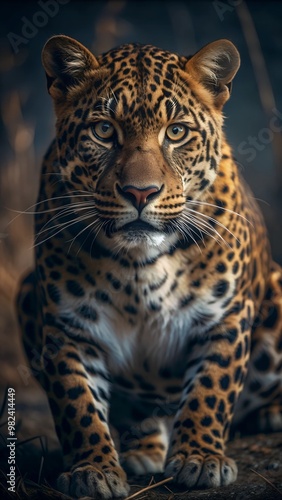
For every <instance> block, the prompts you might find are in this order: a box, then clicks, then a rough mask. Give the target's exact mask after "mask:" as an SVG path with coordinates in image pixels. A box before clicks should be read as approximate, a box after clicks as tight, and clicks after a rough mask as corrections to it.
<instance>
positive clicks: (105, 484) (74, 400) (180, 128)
mask: <svg viewBox="0 0 282 500" xmlns="http://www.w3.org/2000/svg"><path fill="white" fill-rule="evenodd" d="M43 64H44V66H45V70H46V73H47V81H48V88H49V93H50V94H51V96H52V98H53V100H54V103H55V110H56V115H57V137H56V140H55V141H54V142H53V143H52V145H51V147H50V149H49V151H48V153H47V155H46V157H45V160H44V165H43V170H42V177H41V187H40V194H39V200H38V205H37V215H36V218H35V224H36V246H35V248H36V269H35V271H34V272H33V273H32V274H30V275H29V276H28V278H27V279H26V280H25V281H24V282H23V284H22V287H21V292H20V294H19V299H18V304H19V315H20V321H21V324H22V329H23V333H24V343H25V347H26V351H27V353H28V355H29V359H30V363H31V368H32V372H33V373H34V374H35V375H37V376H38V377H39V379H40V381H41V383H42V385H43V387H44V388H45V389H46V391H47V394H48V397H49V401H50V407H51V410H52V413H53V416H54V420H55V423H56V430H57V433H58V436H59V439H60V442H61V445H62V449H63V453H64V456H65V463H66V472H65V473H63V474H62V475H61V476H60V478H59V481H58V484H59V487H60V489H61V490H62V491H64V492H66V493H68V494H70V495H72V496H73V497H78V498H79V497H82V496H85V495H87V496H91V495H92V496H94V497H95V498H96V497H98V496H99V498H103V499H108V498H115V497H124V496H126V495H127V493H128V486H127V482H126V473H125V472H124V471H125V470H127V471H129V472H133V473H139V474H143V473H147V472H151V473H155V472H159V471H163V470H165V474H166V475H173V476H174V478H175V481H177V482H179V483H183V484H184V485H186V487H189V488H192V487H196V486H201V487H211V486H219V485H225V484H228V483H230V482H232V481H234V480H235V479H236V475H237V469H236V464H235V463H234V461H233V460H231V459H230V458H228V457H226V456H225V454H224V449H225V441H226V438H227V436H228V431H229V427H230V424H231V422H233V423H235V424H237V425H238V424H240V423H242V422H243V421H245V419H246V418H247V416H248V415H250V414H251V413H252V412H257V415H258V411H259V409H261V410H260V411H261V413H262V417H261V418H257V421H258V422H257V423H258V429H259V430H271V429H279V428H280V429H281V413H280V406H279V405H280V404H281V364H282V361H281V359H282V357H281V351H282V337H281V331H282V329H281V322H282V315H281V311H282V305H281V301H282V298H281V297H282V295H281V270H280V268H279V267H278V266H277V265H276V264H274V263H273V262H272V260H271V255H270V249H269V244H268V239H267V235H266V231H265V226H264V223H263V221H262V218H261V215H260V211H259V209H258V207H257V205H256V203H255V202H254V199H253V197H252V195H251V193H250V191H249V189H248V187H247V186H246V184H245V182H244V180H243V179H242V178H241V175H240V174H239V172H238V169H237V166H236V162H235V161H234V159H233V157H232V152H231V150H230V147H229V146H228V144H227V142H226V140H225V137H224V134H223V132H222V121H223V118H222V107H223V104H224V103H225V101H226V100H227V99H228V97H229V94H230V84H231V81H232V79H233V77H234V75H235V73H236V71H237V69H238V67H239V55H238V52H237V50H236V49H235V47H234V46H233V45H232V43H231V42H229V41H227V40H220V41H217V42H214V43H212V44H209V45H208V46H206V47H204V48H203V49H202V50H201V51H199V52H198V53H197V54H196V55H195V56H193V57H191V58H186V57H179V56H178V55H175V54H171V53H169V52H166V51H163V50H160V49H157V48H155V47H152V46H149V45H145V46H144V45H134V44H132V45H125V46H122V47H119V48H117V49H115V50H112V51H110V52H108V53H107V54H105V55H102V56H100V57H99V58H97V59H96V58H95V57H94V56H93V55H92V54H91V53H90V52H89V51H88V50H87V49H86V48H85V47H83V46H82V45H81V44H79V43H78V42H76V41H75V40H72V39H71V38H68V37H65V36H57V37H53V38H51V39H50V40H49V41H48V42H47V44H46V46H45V48H44V51H43ZM39 358H40V359H41V365H40V366H39V365H38V359H39ZM243 387H244V390H243V391H242V389H243ZM109 422H110V423H111V424H112V425H114V428H115V430H116V431H118V433H119V445H118V446H119V451H120V454H119V455H118V453H117V448H116V446H117V445H115V444H114V439H113V437H114V435H117V432H116V433H114V431H112V432H111V430H110V428H109Z"/></svg>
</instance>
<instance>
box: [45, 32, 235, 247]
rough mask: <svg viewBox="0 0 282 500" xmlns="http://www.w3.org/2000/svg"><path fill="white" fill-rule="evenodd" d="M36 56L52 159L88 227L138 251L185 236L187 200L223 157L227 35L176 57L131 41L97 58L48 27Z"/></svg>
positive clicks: (229, 63) (230, 71) (198, 194)
mask: <svg viewBox="0 0 282 500" xmlns="http://www.w3.org/2000/svg"><path fill="white" fill-rule="evenodd" d="M42 59H43V65H44V67H45V71H46V75H47V83H48V90H49V93H50V94H51V96H52V98H53V100H54V103H55V111H56V115H57V145H58V158H59V163H58V164H57V165H56V166H54V169H59V171H60V173H61V174H62V177H61V179H62V182H64V183H65V186H66V188H67V189H68V191H69V192H70V193H74V194H75V196H76V198H74V199H75V200H76V202H77V200H78V198H77V197H79V196H81V200H82V201H83V202H84V203H85V206H86V207H88V210H87V217H88V218H87V217H85V222H84V223H85V224H86V225H87V224H89V228H91V230H93V228H94V233H95V237H98V239H101V240H103V243H104V244H106V245H108V246H109V247H111V248H113V249H114V248H117V249H121V248H126V249H128V248H131V247H134V248H139V249H143V250H144V249H145V250H146V251H148V248H152V247H158V248H163V247H165V248H168V247H169V246H170V245H173V244H174V243H175V241H176V240H177V238H179V237H181V235H182V236H184V237H185V232H186V227H187V228H188V226H189V220H188V218H187V214H185V207H186V204H187V201H189V200H199V199H204V197H205V193H206V192H207V190H208V189H209V187H210V186H211V185H212V184H213V182H214V180H215V178H216V175H217V170H218V165H219V162H220V160H221V140H222V107H223V104H224V103H225V102H226V100H227V99H228V98H229V95H230V88H231V82H232V79H233V77H234V75H235V74H236V72H237V70H238V67H239V54H238V51H237V50H236V48H235V47H234V45H233V44H232V43H231V42H230V41H228V40H218V41H215V42H213V43H210V44H209V45H207V46H205V47H204V48H202V49H201V50H200V51H199V52H197V53H196V54H195V55H194V56H192V57H180V56H178V55H176V54H172V53H170V52H167V51H164V50H161V49H158V48H156V47H153V46H150V45H138V44H129V45H123V46H121V47H118V48H116V49H114V50H111V51H109V52H107V53H106V54H104V55H102V56H99V57H98V58H95V57H94V55H93V54H92V53H91V52H90V51H89V50H88V49H86V48H85V47H84V46H83V45H81V44H80V43H79V42H77V41H76V40H73V39H71V38H69V37H67V36H55V37H53V38H51V39H50V40H49V41H48V42H47V44H46V45H45V47H44V49H43V55H42ZM85 210H86V209H85ZM91 211H92V212H91ZM78 213H80V215H81V214H82V215H84V214H86V212H84V213H83V211H81V212H79V211H78ZM81 220H83V217H81ZM187 231H188V230H187ZM97 234H98V236H97ZM187 234H188V232H187ZM187 234H186V236H187Z"/></svg>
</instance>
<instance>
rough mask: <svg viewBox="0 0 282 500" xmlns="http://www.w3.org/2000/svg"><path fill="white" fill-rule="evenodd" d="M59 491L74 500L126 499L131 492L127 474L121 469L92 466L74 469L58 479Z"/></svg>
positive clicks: (81, 466)
mask: <svg viewBox="0 0 282 500" xmlns="http://www.w3.org/2000/svg"><path fill="white" fill-rule="evenodd" d="M57 486H58V489H59V490H60V491H61V492H62V493H65V494H66V495H70V496H71V497H73V498H83V497H93V498H95V499H99V500H109V499H112V498H125V497H126V496H127V495H128V492H129V485H128V484H127V481H126V474H125V472H124V471H123V469H122V468H121V467H119V468H118V467H115V468H113V469H111V468H105V469H100V468H98V467H96V466H95V467H94V466H93V465H91V464H87V465H80V466H78V467H74V468H73V469H72V471H71V472H64V473H63V474H61V475H60V476H59V478H58V482H57Z"/></svg>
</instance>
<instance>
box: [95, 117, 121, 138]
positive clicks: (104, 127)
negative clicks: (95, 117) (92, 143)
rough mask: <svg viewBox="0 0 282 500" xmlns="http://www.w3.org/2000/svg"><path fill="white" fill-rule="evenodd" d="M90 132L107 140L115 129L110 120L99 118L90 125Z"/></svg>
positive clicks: (111, 136)
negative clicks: (98, 120)
mask: <svg viewBox="0 0 282 500" xmlns="http://www.w3.org/2000/svg"><path fill="white" fill-rule="evenodd" d="M92 132H93V134H94V135H95V137H96V139H99V140H100V141H104V142H107V141H111V140H112V139H113V138H114V135H115V132H116V131H115V127H114V126H113V124H112V123H111V122H108V121H106V120H101V121H100V122H96V123H94V124H93V125H92Z"/></svg>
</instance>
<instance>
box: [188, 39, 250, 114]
mask: <svg viewBox="0 0 282 500" xmlns="http://www.w3.org/2000/svg"><path fill="white" fill-rule="evenodd" d="M239 66H240V55H239V52H238V50H237V49H236V47H235V46H234V45H233V43H232V42H230V41H229V40H225V39H222V40H217V41H216V42H212V43H209V44H208V45H206V46H205V47H203V48H202V49H201V50H199V52H197V53H196V54H195V55H194V56H192V57H191V59H189V61H188V62H187V63H186V67H185V70H186V71H187V73H189V74H190V75H191V76H192V77H193V79H195V80H196V81H198V82H200V83H202V84H203V85H204V87H206V88H207V89H208V90H209V91H210V93H211V94H212V96H213V101H214V104H215V106H217V107H221V106H223V104H224V103H225V102H226V101H227V100H228V99H229V96H230V92H231V85H232V80H233V78H234V76H235V75H236V73H237V71H238V69H239Z"/></svg>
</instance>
